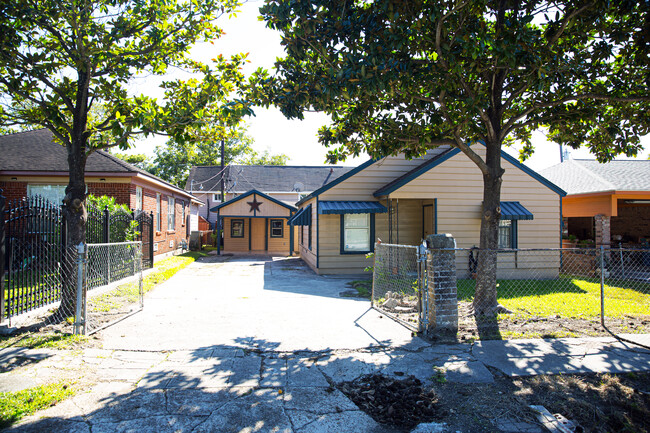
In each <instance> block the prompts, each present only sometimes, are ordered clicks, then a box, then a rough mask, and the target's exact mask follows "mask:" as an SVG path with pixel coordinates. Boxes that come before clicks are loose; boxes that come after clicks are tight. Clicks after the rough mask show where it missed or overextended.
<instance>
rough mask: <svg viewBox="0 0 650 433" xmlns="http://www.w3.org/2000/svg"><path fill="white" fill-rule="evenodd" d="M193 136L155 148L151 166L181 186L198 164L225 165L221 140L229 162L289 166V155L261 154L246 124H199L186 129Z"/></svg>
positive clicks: (226, 161)
mask: <svg viewBox="0 0 650 433" xmlns="http://www.w3.org/2000/svg"><path fill="white" fill-rule="evenodd" d="M186 132H187V134H188V135H189V138H184V139H183V140H177V139H175V138H171V139H169V140H168V141H167V143H166V144H165V145H163V146H158V147H157V148H156V150H155V157H154V159H153V161H152V163H151V164H150V165H148V169H149V170H150V171H151V173H153V174H155V175H157V176H160V177H161V178H163V179H165V180H166V181H168V182H170V183H173V184H175V185H177V186H179V187H180V188H185V182H186V181H187V178H188V176H189V174H190V168H191V167H192V166H198V165H219V164H221V144H220V143H221V140H222V139H223V140H224V153H225V155H224V156H225V158H224V162H225V164H226V165H228V164H232V163H241V164H248V165H254V164H259V165H285V164H286V163H287V160H288V156H287V155H284V154H279V155H270V154H269V153H268V151H267V152H264V153H261V154H260V153H259V152H257V151H255V150H254V149H253V147H252V144H253V139H252V138H251V137H250V136H248V135H247V134H246V129H245V128H243V127H241V126H240V127H234V128H233V127H231V128H224V127H223V126H220V125H217V124H209V125H197V126H195V127H192V128H190V129H189V130H188V131H186Z"/></svg>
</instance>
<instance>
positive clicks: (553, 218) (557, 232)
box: [226, 144, 565, 277]
mask: <svg viewBox="0 0 650 433" xmlns="http://www.w3.org/2000/svg"><path fill="white" fill-rule="evenodd" d="M472 148H473V149H474V150H475V151H476V152H477V153H479V154H480V155H481V156H483V157H484V156H485V147H484V146H482V145H481V144H475V145H473V146H472ZM502 166H503V168H504V169H505V174H504V175H503V185H502V189H501V200H502V202H501V211H502V213H501V221H500V223H499V225H500V227H499V244H500V247H501V248H506V249H507V248H512V249H514V248H559V247H560V245H561V197H562V196H563V195H564V194H565V193H564V191H562V190H561V189H560V188H558V187H557V186H556V185H554V184H552V183H551V182H549V181H548V180H546V179H544V178H543V177H542V176H540V175H539V174H537V173H536V172H534V171H533V170H531V169H529V168H528V167H526V166H524V165H523V164H520V163H519V162H518V161H517V160H516V159H514V158H512V157H511V156H509V155H507V154H506V153H504V152H502ZM482 197H483V178H482V174H481V172H480V171H479V169H478V167H476V165H475V164H474V163H473V162H472V161H471V160H470V159H469V158H467V156H465V155H464V154H463V153H461V152H460V151H459V150H458V149H455V148H449V147H439V148H436V149H434V150H431V151H429V152H428V153H427V154H426V155H425V156H424V157H421V158H416V159H412V160H407V159H405V158H404V157H403V156H394V157H393V156H391V157H386V158H383V159H379V160H370V161H368V162H366V163H365V164H362V165H360V166H359V167H357V168H355V169H353V170H351V171H348V172H347V173H345V174H344V175H342V176H340V177H338V178H337V179H335V180H333V181H331V182H329V183H327V184H326V185H324V186H322V187H320V188H318V189H316V190H315V191H313V192H312V193H311V194H309V195H308V196H306V197H304V198H303V199H301V200H300V201H299V202H298V203H297V206H298V207H299V210H298V212H297V213H296V214H295V215H294V216H293V217H292V218H291V219H290V220H289V224H290V225H294V226H298V227H299V228H300V229H299V235H298V236H297V237H298V240H297V243H298V244H299V247H298V249H299V252H300V256H301V257H302V259H303V260H304V261H305V262H306V263H307V264H308V265H309V266H310V267H311V268H312V269H313V270H314V271H316V272H317V273H319V274H339V273H359V272H362V271H363V270H364V268H365V267H366V266H369V265H371V264H372V258H367V257H366V255H367V254H368V253H370V252H373V250H374V244H375V242H377V241H378V240H379V239H381V241H382V242H388V243H396V244H397V243H399V244H410V245H417V244H419V243H420V242H421V240H422V239H423V238H425V237H426V236H427V235H429V234H435V233H450V234H452V235H453V236H454V238H455V239H456V242H457V246H458V247H459V248H470V247H472V246H475V245H478V244H479V234H480V225H481V221H480V218H481V203H482ZM226 230H228V228H227V227H226ZM457 257H458V256H457ZM459 260H464V261H465V263H466V262H467V260H466V258H463V259H459ZM459 263H460V262H459ZM547 263H551V262H550V261H547ZM515 264H516V262H515ZM556 265H557V266H552V264H551V265H549V264H547V265H541V266H548V269H536V275H537V276H544V275H548V276H549V277H551V276H553V275H557V272H558V268H559V256H558V261H557V264H556ZM465 269H466V268H465ZM460 276H461V277H464V276H463V275H460Z"/></svg>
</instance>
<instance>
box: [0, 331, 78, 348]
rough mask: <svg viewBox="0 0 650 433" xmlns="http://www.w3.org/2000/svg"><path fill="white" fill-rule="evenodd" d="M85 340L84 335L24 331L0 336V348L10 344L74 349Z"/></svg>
mask: <svg viewBox="0 0 650 433" xmlns="http://www.w3.org/2000/svg"><path fill="white" fill-rule="evenodd" d="M86 341H87V337H86V336H85V335H70V334H52V333H48V334H39V333H26V334H20V335H15V336H2V337H0V349H4V348H6V347H10V346H14V347H27V348H29V349H41V348H46V349H76V348H77V347H79V346H80V345H83V343H85V342H86Z"/></svg>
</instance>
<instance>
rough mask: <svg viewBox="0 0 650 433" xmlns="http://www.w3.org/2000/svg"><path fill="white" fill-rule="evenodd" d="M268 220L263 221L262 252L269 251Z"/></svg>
mask: <svg viewBox="0 0 650 433" xmlns="http://www.w3.org/2000/svg"><path fill="white" fill-rule="evenodd" d="M269 224H270V223H269V219H268V218H267V219H265V220H264V251H268V250H269Z"/></svg>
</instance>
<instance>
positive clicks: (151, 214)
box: [149, 211, 155, 268]
mask: <svg viewBox="0 0 650 433" xmlns="http://www.w3.org/2000/svg"><path fill="white" fill-rule="evenodd" d="M149 216H150V217H151V228H150V229H149V260H151V262H150V263H151V267H152V268H153V232H154V229H155V227H154V220H153V211H151V212H150V213H149Z"/></svg>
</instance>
